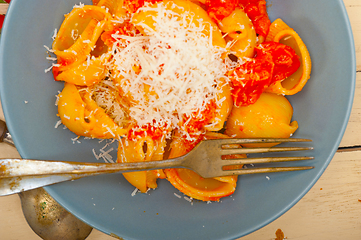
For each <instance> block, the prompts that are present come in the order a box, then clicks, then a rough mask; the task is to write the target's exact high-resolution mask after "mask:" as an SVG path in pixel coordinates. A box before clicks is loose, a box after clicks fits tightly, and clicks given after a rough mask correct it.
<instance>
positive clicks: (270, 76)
mask: <svg viewBox="0 0 361 240" xmlns="http://www.w3.org/2000/svg"><path fill="white" fill-rule="evenodd" d="M255 51H256V56H255V58H253V59H252V60H251V61H248V62H246V63H244V64H242V65H240V66H239V67H237V68H235V69H234V70H233V71H232V72H230V74H229V78H230V79H231V82H232V85H233V90H232V97H233V101H234V104H235V105H236V106H247V105H250V104H253V103H255V102H256V101H257V99H258V98H259V97H260V95H261V94H262V93H263V91H264V90H265V89H266V88H267V87H268V86H269V85H270V84H272V83H274V82H276V81H282V80H284V79H285V78H287V77H289V76H291V75H292V74H293V73H294V72H296V70H297V69H298V68H299V67H300V60H299V57H298V55H297V54H296V52H295V51H294V50H293V49H292V48H291V47H289V46H286V45H284V44H282V43H277V42H265V43H262V44H259V45H258V46H257V47H256V48H255Z"/></svg>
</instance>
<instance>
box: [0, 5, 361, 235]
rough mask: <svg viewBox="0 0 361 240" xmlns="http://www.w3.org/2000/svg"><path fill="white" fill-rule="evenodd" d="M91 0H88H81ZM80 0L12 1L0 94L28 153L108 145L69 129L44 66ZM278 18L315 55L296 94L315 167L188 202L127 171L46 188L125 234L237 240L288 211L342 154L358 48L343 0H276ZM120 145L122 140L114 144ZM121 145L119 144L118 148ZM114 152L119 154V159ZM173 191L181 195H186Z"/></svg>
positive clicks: (66, 152) (69, 152) (246, 181)
mask: <svg viewBox="0 0 361 240" xmlns="http://www.w3.org/2000/svg"><path fill="white" fill-rule="evenodd" d="M82 2H84V3H86V4H89V3H90V0H86V1H82ZM78 3H79V0H66V1H65V0H63V1H59V0H32V1H29V0H13V1H12V3H11V5H10V7H9V10H8V14H7V17H6V20H5V23H4V29H3V32H2V36H1V48H0V51H1V54H0V84H1V85H0V94H1V101H2V105H3V110H4V114H5V117H6V121H7V124H8V127H9V130H10V132H11V134H12V136H13V138H14V141H15V144H16V147H17V149H18V151H19V152H20V154H21V156H22V157H24V158H37V159H54V160H75V161H97V160H96V159H95V158H94V155H93V153H92V149H94V150H95V151H96V152H97V153H99V149H100V148H101V147H103V146H104V145H105V142H102V143H99V142H98V141H97V140H84V139H79V141H80V142H77V141H73V140H71V139H72V138H74V137H76V136H75V135H74V134H73V133H71V132H69V131H68V130H64V129H63V128H62V127H59V128H55V125H56V122H57V121H58V120H59V119H58V118H57V116H56V114H57V108H56V107H55V106H54V103H55V99H56V98H55V95H57V94H58V91H60V90H61V89H62V87H63V84H62V83H60V82H55V81H54V80H53V77H52V74H51V73H50V72H49V73H45V72H44V70H45V69H47V68H48V67H49V66H50V65H51V63H50V61H48V60H46V57H47V55H48V54H47V53H46V49H45V48H44V45H46V46H49V47H50V46H51V44H52V39H51V37H52V35H53V31H54V29H55V28H59V26H60V24H61V22H62V20H63V19H64V14H65V13H68V12H69V11H70V10H71V9H72V6H73V5H74V4H78ZM271 3H272V4H271V6H270V7H269V9H268V10H269V15H270V18H271V20H274V19H276V18H278V17H281V18H282V19H283V20H284V21H285V22H286V23H288V24H289V25H290V26H291V27H293V28H294V29H295V30H296V31H297V32H298V33H299V34H300V36H301V37H302V38H303V40H304V42H305V43H306V45H307V46H308V49H309V51H310V54H311V58H312V61H313V70H312V75H311V79H310V81H309V82H308V83H307V85H306V87H305V88H304V90H303V91H302V92H300V93H298V94H296V95H295V96H291V97H289V99H290V101H291V103H292V105H293V107H294V111H295V112H294V120H297V121H298V123H299V130H297V132H296V134H295V137H305V138H311V139H313V143H312V145H313V146H314V148H315V150H313V151H312V153H310V154H312V155H313V156H315V160H314V161H313V162H306V163H307V164H312V165H314V166H315V169H313V170H310V171H303V172H292V173H278V174H272V175H268V177H269V179H268V178H267V176H266V175H257V176H242V177H240V180H239V182H238V188H237V190H236V192H235V194H233V196H231V197H228V198H224V199H222V201H221V202H218V203H210V204H207V203H205V202H199V201H194V202H193V204H191V203H190V202H188V201H186V200H185V199H184V198H183V195H182V194H181V193H179V192H178V190H176V189H175V188H173V187H172V186H171V185H170V184H169V183H168V182H167V181H166V180H160V181H159V187H158V189H156V190H154V191H150V192H149V193H147V194H136V195H135V196H132V192H133V190H134V187H132V186H131V185H130V184H128V183H127V182H126V181H125V180H124V178H123V177H122V175H120V174H112V175H107V176H99V177H92V178H88V179H81V180H77V181H73V182H66V183H62V184H57V185H54V186H50V187H46V190H47V191H48V192H49V193H50V194H51V195H52V196H53V197H54V198H55V199H56V200H57V201H58V202H59V203H60V204H62V205H63V206H64V207H65V208H66V209H67V210H69V211H70V212H71V213H73V214H74V215H75V216H77V217H79V218H80V219H82V220H83V221H85V222H86V223H88V224H89V225H91V226H93V227H95V228H97V229H99V230H101V231H103V232H105V233H107V234H115V235H117V236H119V237H122V238H124V239H158V240H161V239H208V240H209V239H234V238H237V237H241V236H244V235H246V234H249V233H251V232H252V231H255V230H257V229H259V228H261V227H263V226H265V225H266V224H268V223H270V222H271V221H273V220H275V219H276V218H278V217H279V216H281V215H282V214H283V213H285V212H286V211H287V210H288V209H290V208H291V207H292V206H293V205H294V204H295V203H296V202H297V201H299V200H300V199H301V198H302V196H304V195H305V194H306V193H307V191H308V190H309V189H310V188H311V187H312V186H313V185H314V183H315V182H316V181H317V180H318V179H319V177H320V176H321V174H322V173H323V171H324V170H325V169H326V167H327V165H328V164H329V162H330V161H331V159H332V157H333V156H334V154H335V152H336V150H337V147H338V145H339V143H340V141H341V138H342V135H343V133H344V131H345V128H346V125H347V122H348V118H349V115H350V110H351V105H352V100H353V95H354V86H355V74H356V70H355V52H354V43H353V37H352V33H351V28H350V24H349V20H348V17H347V14H346V11H345V7H344V5H343V2H342V1H341V0H318V1H314V0H303V1H298V0H287V1H282V0H273V1H271ZM110 147H114V148H116V146H109V147H108V148H106V149H109V148H110ZM114 152H115V151H114ZM114 157H115V156H114ZM297 164H300V163H290V165H297ZM175 194H177V195H181V196H182V198H178V197H177V196H176V195H175Z"/></svg>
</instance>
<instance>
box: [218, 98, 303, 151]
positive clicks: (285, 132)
mask: <svg viewBox="0 0 361 240" xmlns="http://www.w3.org/2000/svg"><path fill="white" fill-rule="evenodd" d="M292 115H293V108H292V106H291V104H290V103H289V101H288V100H287V99H286V98H285V97H284V96H282V95H277V94H274V93H262V94H261V96H260V98H259V99H258V100H257V101H256V102H255V103H254V104H251V105H248V106H241V107H234V108H233V109H232V112H231V114H230V116H229V118H228V120H227V123H226V131H225V133H226V134H227V135H228V136H232V137H237V138H289V137H290V136H291V135H292V134H293V133H294V132H295V131H296V130H297V128H298V123H297V121H292V122H291V119H292ZM259 146H269V147H271V146H274V144H245V145H244V147H259Z"/></svg>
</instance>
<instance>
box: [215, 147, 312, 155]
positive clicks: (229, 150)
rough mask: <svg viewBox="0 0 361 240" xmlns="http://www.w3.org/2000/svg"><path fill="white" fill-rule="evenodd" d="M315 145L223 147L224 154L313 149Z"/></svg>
mask: <svg viewBox="0 0 361 240" xmlns="http://www.w3.org/2000/svg"><path fill="white" fill-rule="evenodd" d="M312 149H313V147H260V148H222V150H221V153H222V155H232V154H250V153H268V152H289V151H304V150H312Z"/></svg>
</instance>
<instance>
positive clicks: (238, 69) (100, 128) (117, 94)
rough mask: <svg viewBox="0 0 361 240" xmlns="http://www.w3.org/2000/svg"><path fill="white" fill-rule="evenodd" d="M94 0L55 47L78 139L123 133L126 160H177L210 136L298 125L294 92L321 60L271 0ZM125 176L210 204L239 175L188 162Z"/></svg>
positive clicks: (64, 100) (69, 122)
mask: <svg viewBox="0 0 361 240" xmlns="http://www.w3.org/2000/svg"><path fill="white" fill-rule="evenodd" d="M92 2H93V5H82V4H80V6H76V7H74V8H73V9H72V11H71V12H70V13H69V14H67V15H65V19H64V21H63V23H62V25H61V26H60V29H59V31H58V34H57V36H56V37H55V40H54V42H53V45H52V48H53V51H54V54H55V55H56V56H57V64H55V65H54V66H53V75H54V79H55V80H56V81H64V82H65V84H64V88H63V90H62V91H61V93H60V94H59V95H58V102H57V107H58V115H59V117H60V119H61V122H62V123H63V124H64V125H65V126H66V127H67V128H68V129H69V130H70V131H72V132H73V133H75V134H76V135H78V136H84V137H89V138H100V139H116V140H117V141H118V143H119V144H118V150H117V162H142V161H153V160H162V159H168V158H174V157H178V156H181V155H183V154H186V153H187V152H189V151H191V149H192V148H193V147H194V146H195V145H196V144H197V143H198V142H199V141H202V140H205V139H215V138H230V137H238V138H258V137H272V138H273V137H277V138H288V137H290V136H291V135H292V134H293V133H294V132H295V131H296V130H297V128H298V123H297V122H296V121H292V114H293V109H292V106H291V104H290V103H289V102H288V100H287V99H286V98H285V97H284V96H283V95H292V94H295V93H297V92H299V91H300V90H301V89H302V88H303V86H304V85H305V84H306V82H307V80H308V78H309V77H310V71H311V60H310V56H309V53H308V51H307V48H306V46H305V44H304V43H303V41H302V39H301V38H300V37H299V35H298V34H297V33H296V32H295V31H294V30H293V29H291V28H290V27H289V26H288V25H286V24H285V23H284V22H283V21H282V20H280V19H277V20H276V21H275V22H273V23H272V24H271V25H270V21H269V19H268V15H267V12H266V5H265V4H266V2H265V1H264V0H257V1H249V0H240V1H234V0H229V1H223V0H215V1H206V0H192V1H189V0H134V1H126V0H124V1H123V0H93V1H92ZM218 7H219V8H218ZM202 54H203V55H202ZM231 54H233V55H235V56H236V59H232V60H231V59H230V57H228V56H230V55H231ZM199 56H201V57H199ZM198 57H199V58H198ZM160 101H161V103H159V102H160ZM185 103H187V104H188V103H189V104H188V105H187V104H185ZM179 106H181V107H179ZM221 132H222V133H221ZM250 146H252V147H253V145H246V146H238V147H250ZM245 157H246V156H245V155H237V156H228V158H245ZM234 167H235V168H241V167H242V166H241V165H239V166H234ZM123 176H124V177H125V179H126V180H127V181H128V182H129V183H130V184H132V185H133V186H134V187H136V188H137V189H138V190H139V191H140V192H143V193H145V192H147V191H148V190H149V189H154V188H157V179H166V180H168V181H169V182H170V183H171V184H172V185H173V186H174V187H175V188H177V189H178V190H180V191H181V192H183V193H184V194H186V195H188V196H190V197H192V198H194V199H198V200H202V201H219V199H220V198H222V197H226V196H229V195H231V194H233V193H234V191H235V189H236V186H237V179H238V177H237V176H227V177H218V178H202V177H201V176H199V175H198V174H196V173H195V172H193V171H191V170H187V169H165V170H151V171H140V172H127V173H124V174H123Z"/></svg>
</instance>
